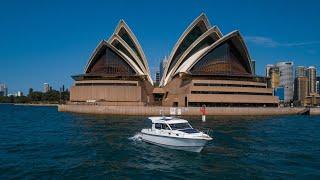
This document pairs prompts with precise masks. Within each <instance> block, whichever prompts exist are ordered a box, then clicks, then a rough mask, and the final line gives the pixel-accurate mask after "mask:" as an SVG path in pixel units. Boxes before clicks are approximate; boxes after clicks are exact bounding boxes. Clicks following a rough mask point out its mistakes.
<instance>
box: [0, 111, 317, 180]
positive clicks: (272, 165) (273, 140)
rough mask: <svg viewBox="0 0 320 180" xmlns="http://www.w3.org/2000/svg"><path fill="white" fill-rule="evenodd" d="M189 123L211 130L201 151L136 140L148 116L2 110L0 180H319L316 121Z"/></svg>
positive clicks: (290, 118) (268, 119)
mask: <svg viewBox="0 0 320 180" xmlns="http://www.w3.org/2000/svg"><path fill="white" fill-rule="evenodd" d="M187 119H189V120H190V122H191V124H192V125H193V126H194V127H196V128H200V129H211V130H212V132H211V136H212V137H213V138H214V140H213V141H211V142H210V143H209V144H208V145H207V146H206V147H205V148H204V150H203V151H202V152H201V153H193V152H185V151H179V150H172V149H166V148H162V147H158V146H154V145H150V144H146V143H144V142H141V141H139V140H137V138H135V135H136V134H137V133H138V132H139V131H140V130H141V129H142V128H144V127H147V126H149V123H150V122H149V121H148V120H147V119H146V117H137V116H128V117H125V116H121V117H120V116H102V115H100V116H94V115H81V114H72V113H61V112H58V111H57V108H56V107H31V106H14V105H0V179H12V178H35V179H38V178H48V177H51V178H66V179H67V178H83V179H86V178H98V179H109V178H115V179H123V178H130V179H151V178H159V179H167V178H168V179H173V178H175V179H209V178H210V179H211V178H214V179H222V178H227V179H239V178H240V179H248V178H267V179H279V178H280V179H281V178H290V179H291V178H295V179H296V178H297V179H302V178H307V179H320V116H278V117H275V116H274V117H207V121H206V122H202V121H201V117H190V118H187Z"/></svg>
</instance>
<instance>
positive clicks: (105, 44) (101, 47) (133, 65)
mask: <svg viewBox="0 0 320 180" xmlns="http://www.w3.org/2000/svg"><path fill="white" fill-rule="evenodd" d="M106 47H108V48H110V49H112V51H113V52H115V53H116V54H117V55H118V56H120V57H121V59H122V60H124V61H125V62H126V63H127V64H128V65H129V66H130V67H131V68H132V69H133V70H134V71H135V72H136V74H137V75H144V72H142V71H141V70H140V68H139V67H138V66H137V64H136V63H134V62H133V60H132V59H131V58H130V57H128V55H126V54H125V53H123V52H121V51H119V50H118V49H116V48H115V47H113V46H112V45H110V44H109V43H108V42H107V41H105V40H103V41H101V42H100V43H99V45H98V46H97V47H96V49H95V50H94V52H93V53H92V55H91V57H90V59H89V61H88V63H87V65H86V67H85V73H89V70H90V67H91V66H92V64H93V63H94V61H95V59H96V56H97V55H98V53H100V52H101V51H103V50H104V49H105V48H106Z"/></svg>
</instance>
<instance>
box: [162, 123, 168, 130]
mask: <svg viewBox="0 0 320 180" xmlns="http://www.w3.org/2000/svg"><path fill="white" fill-rule="evenodd" d="M161 128H162V129H164V130H170V128H169V126H168V125H166V124H162V127H161Z"/></svg>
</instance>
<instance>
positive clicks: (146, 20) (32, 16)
mask: <svg viewBox="0 0 320 180" xmlns="http://www.w3.org/2000/svg"><path fill="white" fill-rule="evenodd" d="M319 9H320V2H318V1H308V0H304V1H271V0H268V1H262V0H261V1H254V0H251V1H227V0H225V1H221V0H220V1H213V0H194V1H192V0H188V1H182V0H181V1H174V0H169V1H166V0H161V1H147V0H146V1H142V0H137V1H102V0H100V1H94V0H90V1H62V0H55V1H53V0H52V1H49V0H46V1H34V0H30V1H14V0H4V1H1V5H0V83H1V82H2V83H6V84H7V85H8V86H9V92H15V91H18V90H22V91H24V92H27V91H28V89H29V88H30V87H32V88H34V89H35V90H42V86H43V83H45V82H48V83H49V84H51V85H52V86H53V88H56V89H58V88H59V87H60V86H62V85H63V84H64V85H65V86H66V87H69V86H71V85H72V82H73V81H72V79H71V77H70V76H71V75H73V74H80V73H82V72H83V68H84V66H85V64H86V63H87V60H88V58H89V56H90V55H91V53H92V51H93V50H94V48H95V47H96V45H97V44H98V43H99V42H100V41H101V40H102V39H107V38H108V37H109V36H110V35H111V34H112V33H113V31H114V28H115V26H116V25H117V23H118V21H119V20H120V19H124V20H125V21H126V22H127V24H128V25H129V26H130V27H131V29H132V30H133V32H134V33H135V35H136V36H137V38H138V40H139V42H140V44H141V46H142V48H143V50H144V52H145V54H146V56H147V59H148V61H149V65H150V68H151V69H154V68H155V67H158V64H159V61H160V60H161V59H162V58H163V57H164V56H165V55H168V54H169V53H170V51H171V49H172V47H173V46H174V44H175V42H176V41H177V39H178V38H179V37H180V35H181V33H182V32H183V31H184V30H185V28H186V27H187V26H188V25H189V24H190V23H191V22H192V21H193V19H194V18H196V17H197V16H199V15H200V13H202V12H204V13H206V14H207V16H208V18H209V20H210V22H211V24H213V25H217V26H219V28H220V30H221V31H222V33H223V34H227V33H229V32H231V31H233V30H240V32H241V34H242V35H243V36H244V38H245V41H246V43H247V46H248V48H249V51H250V54H251V58H252V59H255V60H256V63H257V73H258V74H260V75H262V74H263V72H264V66H265V65H266V64H269V63H275V62H277V61H280V60H291V61H294V63H295V65H306V66H307V65H316V66H317V65H318V64H319V60H320V59H319V57H320V38H319V36H318V32H320V10H319Z"/></svg>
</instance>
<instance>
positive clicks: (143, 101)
mask: <svg viewBox="0 0 320 180" xmlns="http://www.w3.org/2000/svg"><path fill="white" fill-rule="evenodd" d="M251 64H252V63H251V59H250V55H249V52H248V50H247V48H246V45H245V43H244V41H243V39H242V37H241V35H240V33H239V31H233V32H231V33H229V34H227V35H223V34H222V33H221V32H220V30H219V28H218V27H217V26H211V24H210V22H209V20H208V19H207V17H206V16H205V15H204V14H201V15H200V16H199V17H198V18H196V19H195V20H194V21H193V22H192V23H191V24H190V25H189V27H187V29H186V30H185V31H184V33H183V34H182V35H181V37H180V38H179V39H178V41H177V43H176V44H175V46H174V47H173V50H172V52H171V54H170V56H169V58H168V63H167V65H166V67H165V69H164V72H163V76H162V79H161V82H160V87H153V84H152V79H151V76H150V71H149V67H148V63H147V60H146V58H145V56H144V53H143V51H142V48H141V46H140V45H139V43H138V41H137V39H136V37H135V36H134V34H133V33H132V31H131V30H130V28H129V27H128V26H127V25H126V24H125V23H124V21H120V23H119V25H118V26H117V28H116V30H115V32H114V34H113V35H112V36H111V38H110V39H109V40H108V41H102V42H101V43H100V44H99V45H98V47H97V48H96V50H95V52H94V53H93V55H92V57H91V58H90V59H89V62H88V64H87V66H86V68H85V73H84V74H82V75H76V76H73V78H74V80H75V84H74V86H73V87H72V88H71V102H76V103H83V102H96V103H101V104H106V105H162V106H179V107H187V106H202V105H206V106H218V107H220V106H222V107H226V106H228V107H229V106H231V107H257V106H260V107H274V106H278V103H279V100H278V98H277V97H276V96H273V93H272V89H271V88H269V87H267V78H266V77H258V76H256V75H255V74H254V73H253V72H254V71H253V69H252V67H251Z"/></svg>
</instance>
